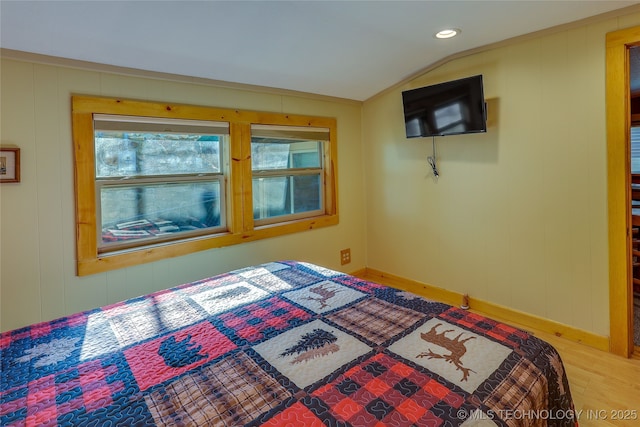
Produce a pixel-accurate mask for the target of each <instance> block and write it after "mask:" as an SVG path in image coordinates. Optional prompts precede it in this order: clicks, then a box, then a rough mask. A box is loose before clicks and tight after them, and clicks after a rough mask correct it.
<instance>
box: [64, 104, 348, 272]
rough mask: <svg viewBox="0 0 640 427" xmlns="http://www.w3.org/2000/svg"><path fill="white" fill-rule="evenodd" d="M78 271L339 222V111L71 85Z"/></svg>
mask: <svg viewBox="0 0 640 427" xmlns="http://www.w3.org/2000/svg"><path fill="white" fill-rule="evenodd" d="M72 108H73V111H72V117H73V139H74V154H75V187H76V188H75V190H76V191H75V195H76V226H77V233H76V235H77V245H76V247H77V273H78V275H87V274H94V273H98V272H103V271H108V270H112V269H117V268H122V267H126V266H132V265H136V264H141V263H144V262H150V261H156V260H159V259H163V258H168V257H174V256H180V255H185V254H188V253H192V252H195V251H200V250H205V249H211V248H216V247H221V246H227V245H232V244H239V243H243V242H248V241H252V240H257V239H262V238H268V237H274V236H279V235H282V234H288V233H294V232H300V231H304V230H308V229H313V228H318V227H323V226H328V225H334V224H337V223H338V208H337V203H336V200H337V197H336V188H337V182H336V170H335V167H336V152H337V149H336V139H335V134H336V121H335V119H333V118H325V117H308V116H296V115H285V114H276V113H258V112H252V111H237V110H226V109H219V108H213V107H199V106H187V105H167V104H162V103H157V102H145V101H133V100H123V99H112V98H95V97H83V96H74V97H73V99H72Z"/></svg>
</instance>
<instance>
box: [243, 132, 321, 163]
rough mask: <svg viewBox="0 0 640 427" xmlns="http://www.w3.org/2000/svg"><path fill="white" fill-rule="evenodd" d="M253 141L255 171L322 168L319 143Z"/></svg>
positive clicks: (271, 140)
mask: <svg viewBox="0 0 640 427" xmlns="http://www.w3.org/2000/svg"><path fill="white" fill-rule="evenodd" d="M251 141H252V142H251V168H252V169H253V170H254V171H256V170H278V169H289V168H319V167H321V162H320V154H321V151H320V150H321V148H320V147H321V146H322V143H321V142H319V141H293V140H278V139H274V138H255V137H254V138H252V139H251Z"/></svg>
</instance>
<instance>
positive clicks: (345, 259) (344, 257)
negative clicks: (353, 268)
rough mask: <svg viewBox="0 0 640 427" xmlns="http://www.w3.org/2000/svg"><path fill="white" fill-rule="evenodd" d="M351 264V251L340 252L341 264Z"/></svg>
mask: <svg viewBox="0 0 640 427" xmlns="http://www.w3.org/2000/svg"><path fill="white" fill-rule="evenodd" d="M350 262H351V249H350V248H347V249H343V250H341V251H340V264H341V265H345V264H349V263H350Z"/></svg>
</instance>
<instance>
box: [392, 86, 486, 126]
mask: <svg viewBox="0 0 640 427" xmlns="http://www.w3.org/2000/svg"><path fill="white" fill-rule="evenodd" d="M402 103H403V107H404V123H405V129H406V133H407V138H418V137H426V136H446V135H458V134H465V133H477V132H486V131H487V113H486V103H485V101H484V91H483V85H482V75H481V74H480V75H477V76H472V77H467V78H464V79H459V80H452V81H449V82H444V83H439V84H435V85H431V86H425V87H421V88H418V89H412V90H407V91H404V92H402Z"/></svg>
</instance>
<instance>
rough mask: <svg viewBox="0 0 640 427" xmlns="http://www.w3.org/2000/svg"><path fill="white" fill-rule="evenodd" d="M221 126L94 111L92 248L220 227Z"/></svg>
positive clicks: (201, 232) (159, 239)
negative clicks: (94, 243)
mask: <svg viewBox="0 0 640 427" xmlns="http://www.w3.org/2000/svg"><path fill="white" fill-rule="evenodd" d="M228 133H229V124H228V123H218V122H212V121H197V120H172V119H163V120H158V119H145V118H142V117H131V116H114V115H100V114H96V115H94V142H95V144H94V155H95V160H96V173H95V186H96V196H97V197H96V215H97V223H98V227H97V232H98V236H97V239H98V252H99V253H104V252H111V251H114V250H119V249H122V248H128V247H136V246H140V245H141V244H147V243H151V242H152V243H157V242H163V241H171V240H176V239H181V238H184V237H187V236H198V235H205V234H210V233H212V232H219V231H224V230H226V222H225V216H226V215H225V199H226V194H225V193H226V190H225V186H224V171H225V165H224V161H223V151H224V146H225V144H226V136H227V135H228Z"/></svg>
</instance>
